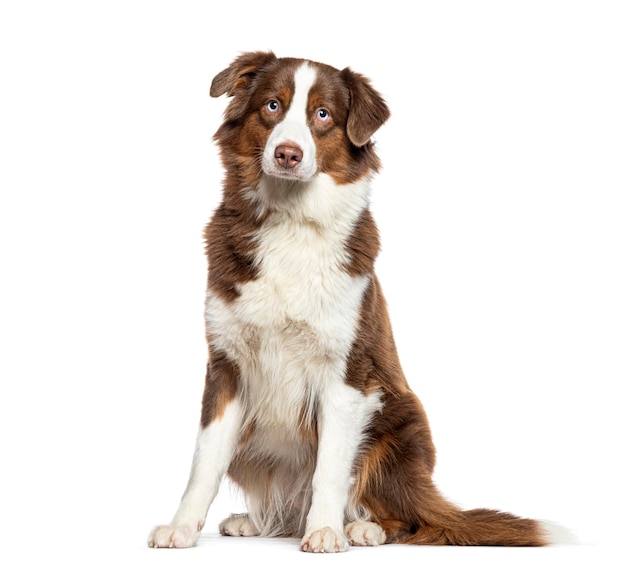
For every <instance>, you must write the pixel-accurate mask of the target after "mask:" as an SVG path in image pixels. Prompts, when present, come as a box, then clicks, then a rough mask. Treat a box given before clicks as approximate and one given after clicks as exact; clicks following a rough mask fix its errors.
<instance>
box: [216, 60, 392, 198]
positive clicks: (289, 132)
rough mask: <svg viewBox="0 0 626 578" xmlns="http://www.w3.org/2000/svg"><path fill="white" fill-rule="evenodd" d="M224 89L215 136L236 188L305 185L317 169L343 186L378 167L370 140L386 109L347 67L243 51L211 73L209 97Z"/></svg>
mask: <svg viewBox="0 0 626 578" xmlns="http://www.w3.org/2000/svg"><path fill="white" fill-rule="evenodd" d="M225 93H226V94H228V95H229V96H232V97H233V99H232V101H231V102H230V104H229V105H228V108H227V109H226V112H225V115H224V124H223V125H222V126H221V127H220V129H219V130H218V132H217V133H216V135H215V137H216V140H217V141H218V143H219V144H220V146H221V149H222V159H223V161H224V163H225V165H226V166H227V168H229V169H236V172H237V174H238V175H239V176H240V177H241V178H242V180H243V182H242V183H239V185H241V184H243V185H244V186H248V187H254V186H256V185H257V184H258V182H259V180H260V179H261V177H262V176H263V175H266V176H269V177H274V178H278V179H286V180H289V181H301V182H308V181H310V180H312V179H313V178H314V177H316V175H318V174H320V173H324V174H327V175H329V176H331V177H332V178H333V179H334V181H335V182H337V183H338V184H344V183H348V182H353V181H356V180H358V179H359V178H361V177H362V176H364V175H365V174H367V173H368V172H370V171H375V170H377V169H378V159H377V158H376V156H375V154H374V153H373V150H372V146H371V143H370V138H371V136H372V135H373V134H374V132H375V131H376V130H377V129H378V128H379V127H380V126H381V125H382V124H383V123H384V122H385V121H386V120H387V118H388V117H389V111H388V109H387V106H386V104H385V103H384V101H383V99H382V98H381V96H380V95H379V94H378V93H377V92H376V91H375V90H374V89H372V87H371V86H370V84H369V82H368V81H367V80H366V79H365V78H364V77H362V76H361V75H359V74H356V73H354V72H352V71H351V70H349V69H344V70H341V71H340V70H337V69H335V68H333V67H331V66H328V65H324V64H320V63H316V62H310V61H306V60H300V59H295V58H277V57H276V56H274V54H272V53H267V52H253V53H246V54H243V55H241V56H240V57H239V58H238V59H237V60H235V61H234V62H233V63H232V64H231V65H230V66H229V67H228V68H226V69H225V70H223V71H222V72H220V73H219V74H218V75H217V76H216V77H215V78H214V80H213V83H212V85H211V95H212V96H220V95H222V94H225ZM230 172H231V173H232V172H233V171H232V170H231V171H230Z"/></svg>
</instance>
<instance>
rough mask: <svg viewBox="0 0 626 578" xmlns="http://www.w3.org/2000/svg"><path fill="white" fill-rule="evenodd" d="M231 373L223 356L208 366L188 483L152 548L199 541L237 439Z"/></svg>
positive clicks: (154, 537) (238, 419)
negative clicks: (169, 521) (200, 421)
mask: <svg viewBox="0 0 626 578" xmlns="http://www.w3.org/2000/svg"><path fill="white" fill-rule="evenodd" d="M232 376H233V372H232V371H231V370H230V368H229V367H228V366H227V364H226V362H225V361H224V360H223V359H218V360H217V361H216V362H214V363H213V366H212V367H211V365H210V366H209V371H208V372H207V385H206V389H205V395H204V399H203V415H202V425H201V427H200V431H199V432H198V437H197V439H196V450H195V453H194V457H193V464H192V467H191V475H190V477H189V483H188V484H187V489H186V490H185V493H184V494H183V498H182V500H181V502H180V506H179V507H178V511H177V512H176V514H175V516H174V518H173V519H172V521H171V523H170V524H169V525H165V526H157V527H156V528H155V529H154V530H153V531H152V533H151V535H150V538H149V539H148V544H149V545H150V546H151V547H153V548H188V547H190V546H194V545H195V544H196V542H197V540H198V536H199V535H200V530H202V527H203V526H204V522H205V520H206V515H207V512H208V510H209V507H210V505H211V503H212V502H213V499H214V498H215V496H216V494H217V490H218V489H219V485H220V481H221V480H222V477H223V476H224V474H225V472H226V470H227V469H228V466H229V464H230V461H231V459H232V455H233V452H234V449H235V446H236V444H237V440H238V438H239V432H240V428H241V415H242V412H241V404H240V402H239V400H238V398H237V397H235V396H234V394H233V388H234V380H233V379H232ZM225 400H228V401H225Z"/></svg>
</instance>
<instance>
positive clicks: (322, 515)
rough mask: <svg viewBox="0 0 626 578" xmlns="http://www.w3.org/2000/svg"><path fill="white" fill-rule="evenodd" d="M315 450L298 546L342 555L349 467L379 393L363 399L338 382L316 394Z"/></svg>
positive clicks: (351, 389)
mask: <svg viewBox="0 0 626 578" xmlns="http://www.w3.org/2000/svg"><path fill="white" fill-rule="evenodd" d="M319 402H320V403H319V413H318V450H317V463H316V467H315V473H314V474H313V488H312V489H313V496H312V500H311V508H310V510H309V514H308V516H307V523H306V531H305V535H304V538H303V539H302V542H301V548H302V550H303V551H305V552H343V551H345V550H347V548H348V540H347V539H346V536H345V533H344V521H345V520H344V515H345V509H346V506H347V505H348V496H349V493H350V485H351V477H352V469H353V466H354V462H355V458H356V456H357V452H358V450H359V447H360V445H361V443H362V442H363V439H364V433H365V428H366V427H367V424H368V423H369V420H370V418H371V416H372V413H373V412H374V411H377V410H379V409H380V399H379V396H378V394H371V395H369V396H365V395H363V394H362V393H360V392H359V391H358V390H356V389H354V388H352V387H350V386H348V385H345V384H337V385H336V386H334V387H330V388H328V389H327V390H326V391H324V393H323V394H322V395H321V396H320V400H319Z"/></svg>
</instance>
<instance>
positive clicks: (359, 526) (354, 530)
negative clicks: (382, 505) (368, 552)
mask: <svg viewBox="0 0 626 578" xmlns="http://www.w3.org/2000/svg"><path fill="white" fill-rule="evenodd" d="M346 537H347V538H348V541H349V542H350V544H352V545H353V546H380V544H384V543H385V540H386V539H387V537H386V535H385V532H384V530H383V529H382V528H381V527H380V526H379V525H378V524H375V523H374V522H366V521H363V520H358V521H356V522H351V523H350V524H348V525H347V526H346Z"/></svg>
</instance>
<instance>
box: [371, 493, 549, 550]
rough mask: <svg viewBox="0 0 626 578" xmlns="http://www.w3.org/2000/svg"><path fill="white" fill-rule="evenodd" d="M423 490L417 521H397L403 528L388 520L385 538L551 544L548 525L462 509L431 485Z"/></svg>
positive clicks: (445, 542) (424, 542)
mask: <svg viewBox="0 0 626 578" xmlns="http://www.w3.org/2000/svg"><path fill="white" fill-rule="evenodd" d="M429 485H430V484H429ZM424 489H425V490H426V491H425V492H424V493H422V494H421V499H419V502H420V503H419V506H418V516H417V520H415V521H414V523H413V524H412V525H411V526H410V527H407V526H406V525H404V524H400V525H401V526H404V527H400V525H399V526H397V527H395V528H394V527H393V526H394V523H393V522H391V521H389V520H387V524H383V527H384V529H385V531H386V533H387V536H388V537H389V538H391V539H390V540H389V541H391V542H396V543H402V544H422V545H451V546H546V545H548V544H551V543H553V540H552V531H551V529H550V527H549V525H548V524H545V523H543V522H540V521H538V520H532V519H528V518H520V517H518V516H514V515H513V514H509V513H506V512H500V511H496V510H487V509H482V508H481V509H476V510H462V509H460V508H458V507H457V506H456V505H454V504H452V503H451V502H449V501H448V500H446V499H445V498H444V497H443V496H442V495H441V494H440V493H439V492H438V491H437V489H436V488H435V487H434V486H432V485H430V487H429V488H424ZM385 526H386V527H385Z"/></svg>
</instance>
